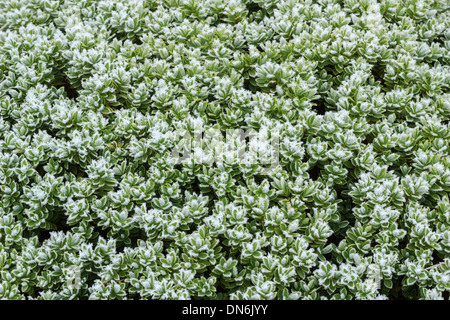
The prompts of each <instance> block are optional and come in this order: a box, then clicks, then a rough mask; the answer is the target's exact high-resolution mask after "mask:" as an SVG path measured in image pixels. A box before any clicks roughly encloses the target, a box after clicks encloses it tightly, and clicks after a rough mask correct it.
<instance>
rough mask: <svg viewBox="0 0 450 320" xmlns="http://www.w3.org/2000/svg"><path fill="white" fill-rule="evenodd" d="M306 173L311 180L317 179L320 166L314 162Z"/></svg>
mask: <svg viewBox="0 0 450 320" xmlns="http://www.w3.org/2000/svg"><path fill="white" fill-rule="evenodd" d="M308 173H309V177H310V178H311V179H312V180H314V181H317V179H318V178H319V175H320V168H319V166H318V165H317V164H316V165H315V166H314V167H312V168H311V169H309V171H308Z"/></svg>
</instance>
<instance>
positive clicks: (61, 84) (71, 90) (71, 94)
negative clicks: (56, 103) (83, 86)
mask: <svg viewBox="0 0 450 320" xmlns="http://www.w3.org/2000/svg"><path fill="white" fill-rule="evenodd" d="M53 86H54V87H55V88H57V89H60V88H64V92H65V93H66V96H67V98H69V99H73V100H75V101H76V100H77V98H78V96H79V94H78V92H77V90H76V89H75V87H74V86H73V85H72V84H70V82H69V80H68V79H67V77H66V76H64V77H63V78H62V79H60V81H58V82H57V83H56V84H53Z"/></svg>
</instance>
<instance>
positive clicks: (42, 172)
mask: <svg viewBox="0 0 450 320" xmlns="http://www.w3.org/2000/svg"><path fill="white" fill-rule="evenodd" d="M35 169H36V171H37V173H38V174H39V175H40V176H41V177H42V178H43V177H44V176H45V174H46V172H45V170H44V165H43V164H42V163H39V164H38V165H37V166H36V168H35Z"/></svg>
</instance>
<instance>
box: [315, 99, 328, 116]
mask: <svg viewBox="0 0 450 320" xmlns="http://www.w3.org/2000/svg"><path fill="white" fill-rule="evenodd" d="M312 108H313V110H315V111H316V113H317V114H321V115H324V114H325V112H326V111H327V108H326V106H325V101H324V100H323V98H321V99H318V100H317V102H316V103H315V105H314V106H313V107H312Z"/></svg>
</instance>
